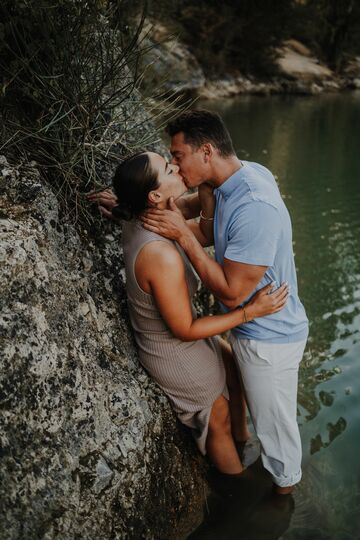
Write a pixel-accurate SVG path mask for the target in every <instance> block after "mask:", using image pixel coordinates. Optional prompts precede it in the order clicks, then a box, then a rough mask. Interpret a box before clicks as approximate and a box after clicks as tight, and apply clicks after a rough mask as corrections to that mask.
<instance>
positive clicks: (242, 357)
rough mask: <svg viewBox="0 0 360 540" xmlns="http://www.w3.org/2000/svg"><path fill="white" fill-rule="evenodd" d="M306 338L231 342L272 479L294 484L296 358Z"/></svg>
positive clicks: (297, 475) (297, 473)
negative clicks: (302, 339) (297, 340)
mask: <svg viewBox="0 0 360 540" xmlns="http://www.w3.org/2000/svg"><path fill="white" fill-rule="evenodd" d="M305 345H306V340H305V341H300V342H297V343H281V344H279V343H264V342H262V341H255V340H253V339H236V338H235V337H234V336H233V335H232V336H231V346H232V349H233V353H234V356H235V359H236V363H237V367H238V369H239V371H240V373H241V377H242V381H243V384H244V389H245V395H246V401H247V405H248V408H249V412H250V416H251V419H252V422H253V425H254V428H255V432H256V435H257V436H258V438H259V440H260V444H261V458H262V462H263V465H264V467H265V469H267V470H268V471H269V472H270V474H271V476H272V478H273V482H274V483H275V484H276V485H278V486H280V487H287V486H292V485H294V484H296V483H297V482H299V481H300V479H301V440H300V433H299V428H298V425H297V420H296V413H297V385H298V371H299V363H300V361H301V358H302V355H303V353H304V349H305Z"/></svg>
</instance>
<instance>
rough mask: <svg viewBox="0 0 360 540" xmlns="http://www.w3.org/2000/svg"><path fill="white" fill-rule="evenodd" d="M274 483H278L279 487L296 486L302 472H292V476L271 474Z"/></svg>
mask: <svg viewBox="0 0 360 540" xmlns="http://www.w3.org/2000/svg"><path fill="white" fill-rule="evenodd" d="M271 476H272V479H273V482H274V484H276V485H277V486H279V487H291V486H295V484H298V483H299V482H300V480H301V476H302V473H301V471H299V472H298V473H297V474H292V475H291V476H287V477H285V478H284V477H279V476H274V475H273V474H272V475H271Z"/></svg>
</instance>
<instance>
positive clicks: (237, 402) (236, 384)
mask: <svg viewBox="0 0 360 540" xmlns="http://www.w3.org/2000/svg"><path fill="white" fill-rule="evenodd" d="M220 346H221V352H222V358H223V361H224V365H225V370H226V383H227V387H228V390H229V397H230V414H231V429H232V434H233V437H234V439H235V441H236V442H245V441H247V440H248V439H250V437H251V434H250V431H249V430H248V427H247V421H246V401H245V392H244V389H243V385H242V381H241V376H240V374H239V373H238V371H237V369H236V366H235V361H234V357H233V354H232V351H231V347H230V345H229V343H227V342H226V341H225V340H224V339H222V338H220Z"/></svg>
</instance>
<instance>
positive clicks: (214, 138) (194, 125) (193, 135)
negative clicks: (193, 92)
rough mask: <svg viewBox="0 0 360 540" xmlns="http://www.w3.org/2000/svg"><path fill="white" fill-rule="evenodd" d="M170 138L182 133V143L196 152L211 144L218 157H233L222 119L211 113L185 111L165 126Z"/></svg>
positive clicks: (229, 139) (228, 136) (233, 151)
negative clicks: (206, 144) (201, 147)
mask: <svg viewBox="0 0 360 540" xmlns="http://www.w3.org/2000/svg"><path fill="white" fill-rule="evenodd" d="M166 132H167V133H168V135H170V137H173V136H174V135H176V134H177V133H180V132H182V133H184V141H185V142H186V144H190V146H192V147H193V148H195V149H196V150H197V149H198V148H199V147H200V146H201V145H202V144H205V143H211V144H212V145H213V146H214V147H215V148H217V150H218V151H219V154H220V156H222V157H224V158H226V157H229V156H233V155H234V154H235V150H234V147H233V144H232V140H231V137H230V134H229V132H228V130H227V129H226V126H225V124H224V122H223V121H222V118H221V117H220V116H219V115H218V114H217V113H214V112H212V111H207V110H206V109H198V110H195V111H185V112H183V113H182V114H180V116H178V117H177V118H175V119H174V120H172V121H171V122H169V123H168V125H167V126H166Z"/></svg>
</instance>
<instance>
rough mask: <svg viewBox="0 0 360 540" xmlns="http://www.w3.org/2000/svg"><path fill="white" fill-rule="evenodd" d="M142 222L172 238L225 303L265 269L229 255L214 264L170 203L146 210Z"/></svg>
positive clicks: (237, 298) (240, 295) (231, 303)
mask: <svg viewBox="0 0 360 540" xmlns="http://www.w3.org/2000/svg"><path fill="white" fill-rule="evenodd" d="M174 210H175V211H174ZM143 223H144V227H145V228H146V229H148V230H150V231H153V232H156V233H158V234H160V235H162V236H166V237H167V238H171V239H173V240H176V241H177V242H178V243H179V244H180V245H181V247H182V248H183V250H184V251H185V253H186V254H187V256H188V257H189V259H190V260H191V263H192V265H193V266H194V268H195V270H196V272H197V273H198V275H199V277H200V279H201V281H202V282H203V284H204V285H205V287H207V288H208V289H209V290H210V291H211V292H212V293H213V294H214V295H215V296H216V297H217V298H218V299H219V300H220V301H221V302H222V303H223V304H225V305H226V306H228V307H235V306H237V305H239V304H241V303H242V302H243V301H244V300H245V299H246V298H247V297H248V296H249V294H250V293H251V292H252V291H253V290H254V289H255V287H256V285H257V284H258V283H259V281H260V280H261V279H262V277H263V276H264V274H265V272H266V269H267V266H257V265H252V264H245V263H239V262H234V261H231V260H229V259H225V260H224V265H223V266H221V265H220V264H218V263H217V262H216V261H215V260H214V259H212V258H211V257H209V256H208V255H207V253H206V252H205V251H204V250H203V248H202V246H201V245H200V243H199V242H198V240H197V239H196V237H195V235H194V234H193V232H192V231H191V230H190V229H189V228H188V227H187V225H186V222H185V221H184V219H183V217H182V216H181V213H180V212H178V211H176V208H175V205H174V204H172V210H156V209H152V210H151V211H149V212H147V213H146V215H145V216H144V218H143Z"/></svg>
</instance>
